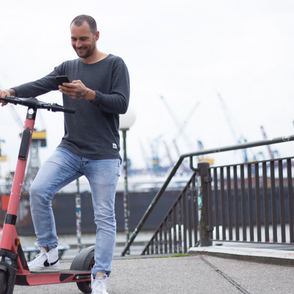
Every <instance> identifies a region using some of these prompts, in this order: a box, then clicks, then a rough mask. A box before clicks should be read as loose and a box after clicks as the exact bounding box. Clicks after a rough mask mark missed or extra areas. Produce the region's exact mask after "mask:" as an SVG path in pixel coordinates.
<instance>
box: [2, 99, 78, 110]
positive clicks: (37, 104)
mask: <svg viewBox="0 0 294 294" xmlns="http://www.w3.org/2000/svg"><path fill="white" fill-rule="evenodd" d="M1 100H2V101H5V102H8V103H12V104H14V105H17V104H20V105H23V106H27V107H29V108H33V109H37V108H42V109H47V110H51V111H53V112H56V111H61V112H67V113H75V109H73V108H68V107H64V106H62V105H59V104H57V103H47V102H43V101H40V100H38V99H37V98H35V97H30V98H22V97H14V96H8V97H5V98H0V101H1Z"/></svg>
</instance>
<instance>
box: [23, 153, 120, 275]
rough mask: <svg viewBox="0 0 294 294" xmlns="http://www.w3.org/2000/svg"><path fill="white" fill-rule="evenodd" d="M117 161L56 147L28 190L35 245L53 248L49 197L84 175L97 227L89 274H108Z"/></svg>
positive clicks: (55, 245) (53, 224)
mask: <svg viewBox="0 0 294 294" xmlns="http://www.w3.org/2000/svg"><path fill="white" fill-rule="evenodd" d="M120 164H121V161H120V159H106V160H90V159H86V158H83V157H79V156H77V155H75V154H73V153H71V152H70V151H68V150H66V149H64V148H60V147H59V148H57V149H56V150H55V151H54V153H53V154H52V155H51V157H50V158H49V159H48V160H47V161H46V162H45V163H44V164H43V165H42V167H41V168H40V170H39V172H38V174H37V176H36V177H35V179H34V181H33V183H32V186H31V187H30V190H29V193H30V205H31V214H32V219H33V224H34V228H35V233H36V236H37V243H38V246H40V247H45V248H47V250H50V249H52V248H55V247H57V245H58V237H57V233H56V226H55V219H54V215H53V210H52V203H51V202H52V199H53V197H54V195H55V194H56V193H57V192H58V191H59V190H60V189H61V188H63V187H64V186H66V185H67V184H69V183H70V182H72V181H74V180H76V179H77V178H79V177H81V176H82V175H85V177H86V178H87V179H88V181H89V184H90V188H91V192H92V202H93V208H94V221H95V224H96V228H97V230H96V242H95V265H94V267H93V269H92V273H93V274H94V275H95V274H97V273H98V272H102V273H105V274H107V275H109V274H110V272H111V261H112V259H113V253H114V247H115V237H116V220H115V192H116V185H117V181H118V178H119V173H120Z"/></svg>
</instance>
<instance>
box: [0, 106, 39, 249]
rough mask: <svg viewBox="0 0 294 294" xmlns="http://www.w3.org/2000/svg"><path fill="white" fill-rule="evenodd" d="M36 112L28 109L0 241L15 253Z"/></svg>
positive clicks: (0, 246) (1, 247)
mask: <svg viewBox="0 0 294 294" xmlns="http://www.w3.org/2000/svg"><path fill="white" fill-rule="evenodd" d="M36 113H37V110H36V109H33V108H28V110H27V116H26V120H25V124H24V130H23V134H22V139H21V144H20V148H19V155H18V160H17V165H16V169H15V174H14V179H13V184H12V190H11V194H10V200H9V204H8V208H7V214H6V217H5V223H4V226H3V233H2V238H1V243H0V249H6V250H11V251H12V252H13V253H17V246H18V244H16V243H17V241H16V239H18V236H17V232H16V228H15V224H16V218H17V210H18V206H19V201H20V196H21V189H22V185H23V181H24V176H25V170H26V164H27V160H28V153H29V148H30V144H31V140H32V134H33V131H34V125H35V119H36Z"/></svg>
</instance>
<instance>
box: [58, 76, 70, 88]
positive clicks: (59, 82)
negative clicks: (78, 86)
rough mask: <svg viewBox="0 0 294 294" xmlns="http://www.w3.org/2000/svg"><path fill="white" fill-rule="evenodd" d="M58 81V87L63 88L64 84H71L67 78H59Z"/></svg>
mask: <svg viewBox="0 0 294 294" xmlns="http://www.w3.org/2000/svg"><path fill="white" fill-rule="evenodd" d="M56 80H57V83H58V85H61V86H62V84H63V83H70V81H69V79H68V77H67V76H57V77H56Z"/></svg>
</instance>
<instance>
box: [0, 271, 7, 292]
mask: <svg viewBox="0 0 294 294" xmlns="http://www.w3.org/2000/svg"><path fill="white" fill-rule="evenodd" d="M0 285H1V286H0V294H6V293H7V287H8V286H7V285H8V273H7V271H3V270H1V269H0Z"/></svg>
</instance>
